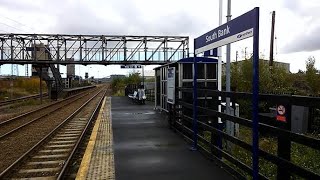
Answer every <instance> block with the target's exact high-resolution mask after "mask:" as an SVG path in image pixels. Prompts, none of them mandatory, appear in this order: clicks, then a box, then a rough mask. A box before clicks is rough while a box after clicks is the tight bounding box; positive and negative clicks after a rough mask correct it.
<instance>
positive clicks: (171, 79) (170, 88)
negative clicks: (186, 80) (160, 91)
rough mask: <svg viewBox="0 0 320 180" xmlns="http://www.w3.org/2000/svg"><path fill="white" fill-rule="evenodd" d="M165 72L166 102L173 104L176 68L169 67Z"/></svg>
mask: <svg viewBox="0 0 320 180" xmlns="http://www.w3.org/2000/svg"><path fill="white" fill-rule="evenodd" d="M167 73H168V74H167V75H168V76H167V77H168V78H167V102H168V103H170V104H174V103H175V89H176V68H175V67H169V68H168V71H167Z"/></svg>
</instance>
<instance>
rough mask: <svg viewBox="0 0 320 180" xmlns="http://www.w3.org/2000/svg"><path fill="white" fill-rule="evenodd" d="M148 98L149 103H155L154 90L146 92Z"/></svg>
mask: <svg viewBox="0 0 320 180" xmlns="http://www.w3.org/2000/svg"><path fill="white" fill-rule="evenodd" d="M145 93H146V96H147V101H151V102H154V99H155V94H154V93H155V91H154V89H146V90H145Z"/></svg>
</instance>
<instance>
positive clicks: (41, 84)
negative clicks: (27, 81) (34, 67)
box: [40, 66, 42, 104]
mask: <svg viewBox="0 0 320 180" xmlns="http://www.w3.org/2000/svg"><path fill="white" fill-rule="evenodd" d="M40 104H42V66H41V67H40Z"/></svg>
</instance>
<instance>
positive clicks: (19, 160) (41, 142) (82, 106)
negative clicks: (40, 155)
mask: <svg viewBox="0 0 320 180" xmlns="http://www.w3.org/2000/svg"><path fill="white" fill-rule="evenodd" d="M101 91H103V90H100V91H99V92H98V93H96V94H95V95H94V96H92V97H91V98H90V99H89V100H87V101H86V102H85V103H83V104H82V105H81V106H80V107H79V108H78V109H77V110H75V111H74V112H73V113H72V114H71V115H69V116H68V117H67V118H66V119H65V120H63V121H62V122H61V123H60V124H59V125H58V126H56V127H55V128H54V129H53V130H52V131H50V132H49V133H48V134H47V135H46V136H45V137H44V138H42V139H41V140H40V141H39V142H38V143H37V144H35V145H34V146H33V147H31V148H30V149H29V150H28V151H27V152H26V153H24V154H23V155H22V156H20V158H19V159H17V160H16V161H15V162H13V163H12V164H11V165H10V166H9V167H7V168H6V169H5V170H4V171H3V172H1V174H0V179H2V178H4V176H6V175H9V173H10V171H13V170H14V168H15V167H16V166H18V164H19V163H21V162H22V161H23V160H24V159H26V158H27V157H28V156H29V154H31V153H32V152H33V151H35V150H36V149H37V148H39V147H40V145H42V144H44V143H45V142H46V141H47V140H49V138H50V137H51V136H53V135H54V134H55V133H56V132H57V131H58V130H59V129H60V128H61V127H63V125H65V124H66V123H67V122H68V121H69V120H71V119H72V118H74V117H75V116H76V115H77V114H78V113H79V112H80V111H81V110H82V109H83V108H84V107H85V106H86V105H87V104H88V103H90V102H91V101H92V100H93V99H94V98H95V97H96V96H98V95H99V94H100V93H101Z"/></svg>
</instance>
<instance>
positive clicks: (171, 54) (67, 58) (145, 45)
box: [0, 34, 189, 65]
mask: <svg viewBox="0 0 320 180" xmlns="http://www.w3.org/2000/svg"><path fill="white" fill-rule="evenodd" d="M188 54H189V37H187V36H117V35H116V36H109V35H62V34H0V65H1V64H83V65H87V64H103V65H109V64H144V65H148V64H165V63H168V62H174V61H177V60H179V59H181V58H185V57H187V56H188Z"/></svg>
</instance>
